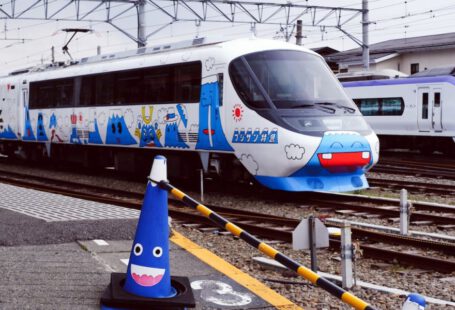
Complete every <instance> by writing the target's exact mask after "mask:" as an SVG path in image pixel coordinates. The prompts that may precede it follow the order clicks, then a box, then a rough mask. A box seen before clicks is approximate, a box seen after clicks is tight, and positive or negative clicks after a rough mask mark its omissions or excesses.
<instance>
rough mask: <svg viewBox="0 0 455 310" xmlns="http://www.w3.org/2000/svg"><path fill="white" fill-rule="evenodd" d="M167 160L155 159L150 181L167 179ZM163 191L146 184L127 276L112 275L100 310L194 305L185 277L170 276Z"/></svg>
mask: <svg viewBox="0 0 455 310" xmlns="http://www.w3.org/2000/svg"><path fill="white" fill-rule="evenodd" d="M166 171H167V167H166V158H165V157H163V156H156V157H155V159H154V161H153V167H152V171H151V172H150V179H151V180H154V181H157V182H160V181H163V180H167V172H166ZM167 196H168V193H167V191H166V190H162V189H161V188H160V187H159V186H158V184H157V183H154V182H153V181H149V182H148V184H147V189H146V192H145V197H144V202H143V204H142V210H141V215H140V216H139V221H138V225H137V229H136V235H135V237H134V242H133V248H132V250H131V254H130V260H129V263H128V269H127V273H126V274H124V273H112V274H111V283H110V285H109V286H108V287H107V288H106V290H105V291H104V293H103V295H102V296H101V301H100V302H101V309H102V310H130V309H144V307H145V308H147V309H160V310H161V309H170V310H171V309H172V310H179V309H187V308H192V307H194V306H195V301H194V296H193V291H192V290H191V285H190V282H189V280H188V278H186V277H171V271H170V268H169V239H168V238H169V226H168V207H167V198H168V197H167Z"/></svg>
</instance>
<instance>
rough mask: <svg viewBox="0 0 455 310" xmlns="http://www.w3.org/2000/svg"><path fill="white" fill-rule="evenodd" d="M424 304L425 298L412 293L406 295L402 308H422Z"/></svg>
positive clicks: (405, 309) (407, 309)
mask: <svg viewBox="0 0 455 310" xmlns="http://www.w3.org/2000/svg"><path fill="white" fill-rule="evenodd" d="M425 306H426V301H425V298H424V297H423V296H422V295H419V294H416V293H412V294H409V295H408V297H406V300H405V302H404V304H403V307H402V308H401V309H402V310H424V309H425Z"/></svg>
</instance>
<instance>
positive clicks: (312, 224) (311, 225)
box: [308, 215, 318, 272]
mask: <svg viewBox="0 0 455 310" xmlns="http://www.w3.org/2000/svg"><path fill="white" fill-rule="evenodd" d="M308 230H309V231H308V233H309V236H310V255H311V270H313V271H314V272H317V271H318V257H317V255H316V221H315V220H314V216H313V215H310V216H309V217H308Z"/></svg>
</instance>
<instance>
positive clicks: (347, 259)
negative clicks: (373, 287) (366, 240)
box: [341, 222, 354, 289]
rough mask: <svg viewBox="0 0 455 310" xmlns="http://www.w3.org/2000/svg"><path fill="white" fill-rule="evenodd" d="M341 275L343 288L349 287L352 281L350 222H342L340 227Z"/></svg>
mask: <svg viewBox="0 0 455 310" xmlns="http://www.w3.org/2000/svg"><path fill="white" fill-rule="evenodd" d="M341 276H342V285H343V288H346V289H350V288H351V287H352V286H353V285H354V283H353V276H352V242H351V224H350V223H348V222H344V223H343V227H342V228H341Z"/></svg>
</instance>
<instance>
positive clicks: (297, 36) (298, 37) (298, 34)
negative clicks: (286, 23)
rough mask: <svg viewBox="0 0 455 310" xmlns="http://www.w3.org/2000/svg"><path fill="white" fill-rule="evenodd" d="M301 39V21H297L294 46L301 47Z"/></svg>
mask: <svg viewBox="0 0 455 310" xmlns="http://www.w3.org/2000/svg"><path fill="white" fill-rule="evenodd" d="M302 38H303V35H302V20H301V19H299V20H298V21H297V31H296V33H295V44H297V45H302Z"/></svg>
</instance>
